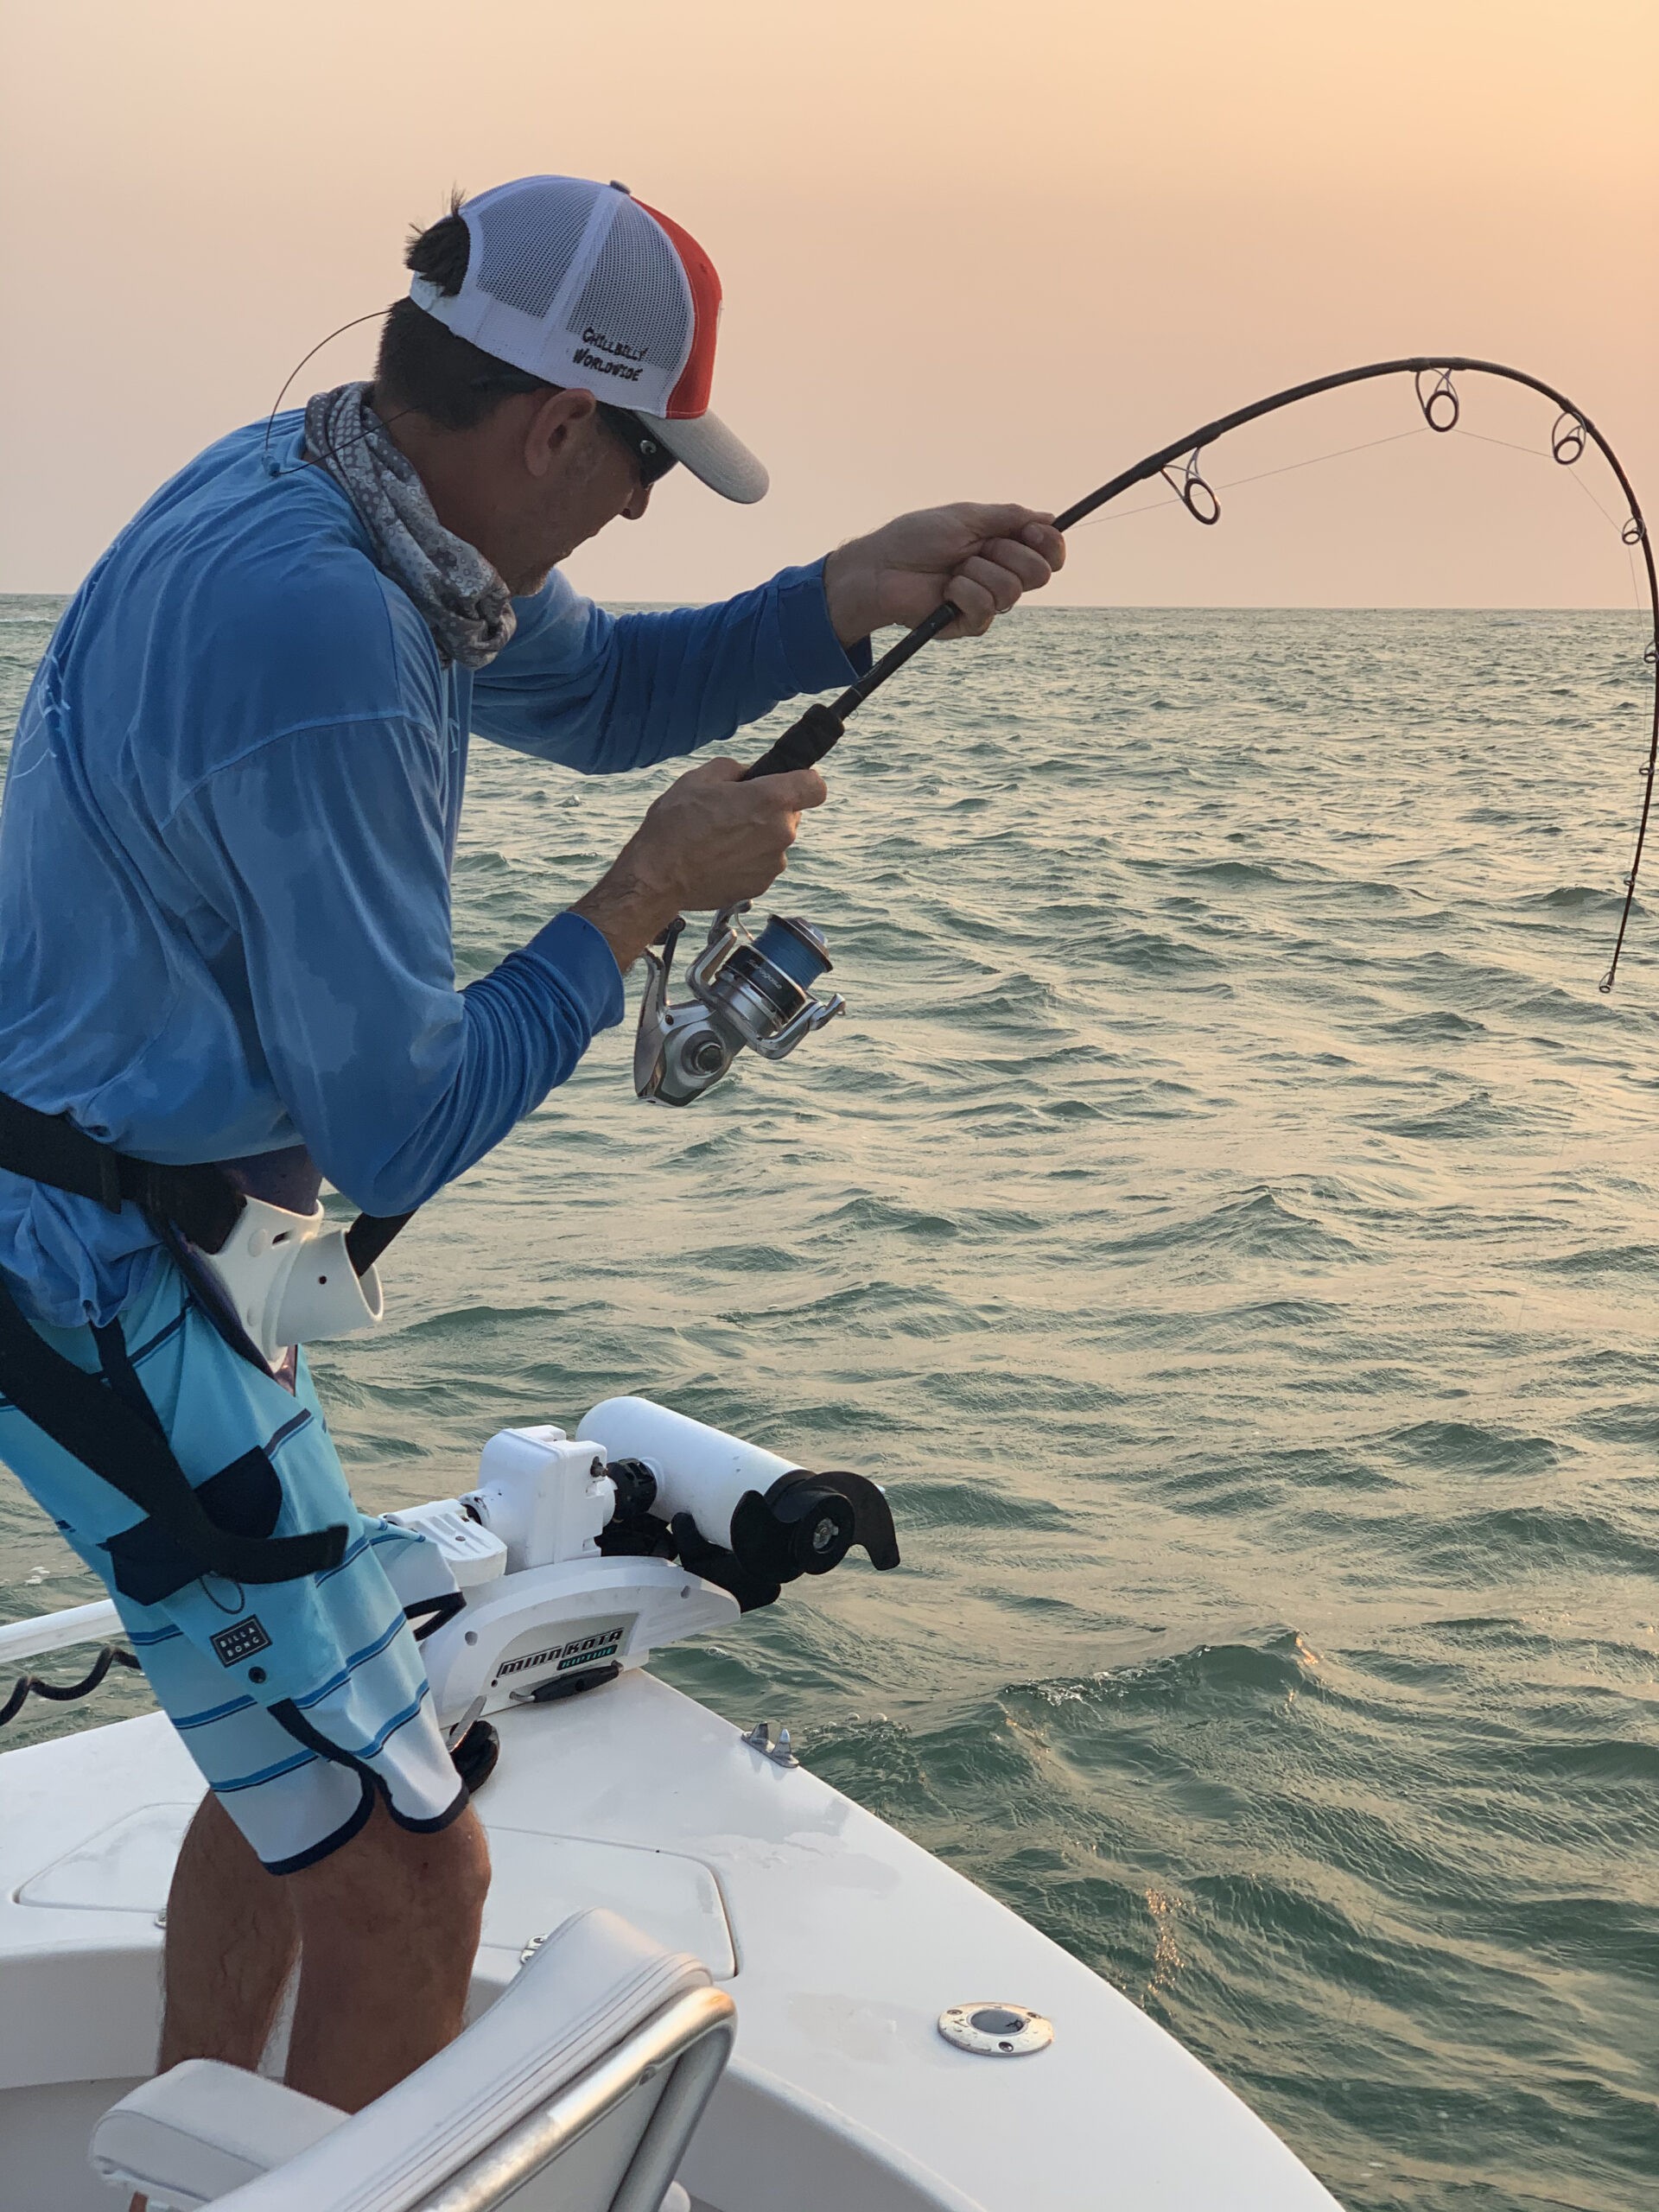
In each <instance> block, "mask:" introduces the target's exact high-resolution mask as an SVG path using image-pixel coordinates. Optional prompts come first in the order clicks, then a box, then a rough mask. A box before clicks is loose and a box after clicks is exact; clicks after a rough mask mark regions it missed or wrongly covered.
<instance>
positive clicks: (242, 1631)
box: [213, 1613, 270, 1667]
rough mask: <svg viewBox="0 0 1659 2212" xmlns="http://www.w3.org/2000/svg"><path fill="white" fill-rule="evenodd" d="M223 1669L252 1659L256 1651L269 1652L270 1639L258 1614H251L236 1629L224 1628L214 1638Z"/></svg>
mask: <svg viewBox="0 0 1659 2212" xmlns="http://www.w3.org/2000/svg"><path fill="white" fill-rule="evenodd" d="M213 1649H214V1650H215V1651H217V1652H218V1654H219V1665H220V1666H221V1667H234V1666H235V1665H236V1664H237V1663H238V1661H240V1660H243V1659H251V1658H252V1656H253V1655H254V1653H255V1652H256V1651H269V1650H270V1637H268V1636H267V1635H266V1634H265V1624H264V1622H263V1621H262V1620H261V1619H260V1618H259V1616H258V1614H257V1613H250V1614H249V1615H248V1618H246V1620H245V1621H238V1623H237V1624H236V1626H235V1627H234V1628H222V1629H220V1630H219V1634H218V1635H217V1636H216V1637H213Z"/></svg>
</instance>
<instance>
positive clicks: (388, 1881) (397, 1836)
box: [289, 1805, 490, 1949]
mask: <svg viewBox="0 0 1659 2212" xmlns="http://www.w3.org/2000/svg"><path fill="white" fill-rule="evenodd" d="M289 1880H290V1882H291V1883H292V1884H293V1887H294V1903H295V1907H296V1911H297V1912H298V1915H299V1919H300V1927H301V1931H302V1941H303V1942H304V1943H305V1945H306V1947H307V1948H308V1949H310V1948H312V1947H313V1946H315V1945H317V1944H334V1943H337V1942H347V1943H350V1944H353V1945H357V1944H363V1943H377V1942H380V1941H381V1940H383V1939H385V1938H389V1937H391V1936H393V1935H394V1934H395V1933H396V1932H397V1930H399V1929H401V1930H403V1931H404V1933H405V1934H406V1935H408V1936H411V1937H412V1936H414V1935H415V1926H416V1923H418V1925H419V1928H420V1929H421V1931H422V1935H421V1940H423V1941H425V1940H426V1939H427V1931H433V1932H440V1931H442V1929H453V1930H454V1935H455V1937H456V1939H457V1941H458V1942H461V1943H467V1942H472V1943H475V1942H476V1941H477V1929H478V1923H479V1921H480V1918H481V1917H482V1915H483V1910H484V1900H485V1897H486V1895H487V1894H488V1891H489V1886H490V1852H489V1845H488V1843H487V1842H486V1840H485V1835H484V1829H483V1825H482V1823H481V1822H480V1820H479V1817H478V1815H477V1814H476V1813H475V1812H474V1810H473V1808H472V1807H471V1806H470V1805H469V1806H468V1807H467V1808H466V1810H465V1811H464V1812H463V1813H461V1815H460V1817H459V1818H458V1819H456V1820H454V1821H450V1823H449V1825H448V1827H444V1828H440V1829H438V1830H437V1831H436V1832H435V1833H434V1834H421V1833H420V1832H419V1831H418V1830H415V1829H410V1828H405V1827H400V1826H399V1825H398V1823H397V1821H394V1820H393V1819H392V1817H391V1815H390V1814H389V1813H388V1812H387V1810H386V1808H385V1806H384V1805H377V1806H376V1807H375V1808H374V1811H373V1813H372V1815H370V1817H369V1819H368V1821H366V1822H365V1825H364V1826H363V1827H362V1828H361V1829H360V1830H359V1833H358V1834H356V1835H354V1836H353V1838H352V1839H351V1840H350V1842H349V1843H344V1844H342V1845H341V1846H340V1848H339V1849H338V1850H337V1851H332V1852H330V1853H329V1854H328V1856H327V1858H326V1859H321V1860H319V1862H318V1863H317V1865H316V1866H308V1867H306V1868H305V1869H304V1870H303V1871H302V1872H299V1873H297V1874H293V1875H290V1876H289Z"/></svg>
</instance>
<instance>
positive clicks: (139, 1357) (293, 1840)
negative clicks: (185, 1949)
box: [0, 1258, 467, 1874]
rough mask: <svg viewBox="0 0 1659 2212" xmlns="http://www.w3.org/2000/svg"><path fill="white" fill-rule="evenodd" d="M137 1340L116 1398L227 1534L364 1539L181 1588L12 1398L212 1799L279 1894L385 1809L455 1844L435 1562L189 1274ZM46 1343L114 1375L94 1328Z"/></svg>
mask: <svg viewBox="0 0 1659 2212" xmlns="http://www.w3.org/2000/svg"><path fill="white" fill-rule="evenodd" d="M120 1332H121V1338H122V1339H123V1340H124V1344H125V1347H126V1358H127V1363H128V1365H129V1372H128V1374H127V1375H126V1376H124V1377H120V1378H118V1377H116V1376H111V1377H110V1379H111V1383H112V1385H113V1384H116V1383H118V1382H119V1383H120V1384H121V1386H122V1387H124V1389H126V1390H127V1391H129V1392H130V1390H131V1389H132V1387H133V1381H134V1378H136V1379H137V1384H138V1385H139V1386H141V1387H142V1389H143V1395H144V1396H145V1397H146V1398H147V1399H148V1400H149V1403H150V1405H151V1406H152V1407H153V1408H155V1411H156V1414H158V1415H159V1417H160V1419H161V1421H162V1427H164V1429H165V1430H166V1432H167V1436H168V1441H169V1443H170V1444H171V1446H172V1448H173V1452H174V1454H175V1457H176V1458H177V1459H178V1461H179V1464H180V1465H181V1467H182V1468H183V1469H184V1471H185V1473H186V1475H187V1476H188V1478H189V1480H190V1482H191V1484H192V1486H193V1487H194V1488H195V1489H196V1490H197V1491H198V1492H199V1494H200V1496H201V1497H202V1501H203V1503H204V1504H205V1505H206V1506H207V1510H208V1511H209V1513H210V1514H211V1516H212V1517H213V1519H214V1520H215V1521H217V1522H219V1524H220V1525H221V1526H224V1527H226V1528H234V1529H239V1530H241V1531H243V1532H244V1533H246V1534H250V1535H279V1536H281V1535H297V1534H299V1533H301V1532H302V1531H308V1530H312V1529H325V1528H328V1527H330V1526H334V1525H339V1524H343V1525H344V1526H345V1528H346V1530H347V1532H348V1533H347V1541H346V1550H345V1553H344V1555H343V1556H342V1558H341V1560H340V1564H339V1565H338V1566H337V1567H331V1568H328V1569H327V1570H326V1571H325V1572H324V1573H319V1574H314V1575H307V1576H302V1577H301V1578H300V1579H299V1580H295V1581H290V1582H270V1583H259V1584H257V1585H249V1586H247V1587H244V1586H242V1585H241V1584H240V1583H238V1582H233V1581H231V1580H226V1578H224V1577H222V1576H219V1575H215V1574H202V1575H198V1576H196V1577H195V1578H194V1580H188V1581H183V1582H181V1581H180V1579H179V1574H180V1566H181V1562H180V1559H179V1555H178V1554H177V1553H176V1552H175V1551H173V1550H172V1548H171V1547H170V1545H168V1542H167V1541H166V1540H165V1539H164V1538H161V1537H159V1536H158V1535H157V1532H156V1531H155V1529H153V1526H152V1525H151V1524H150V1523H149V1522H146V1521H145V1520H144V1516H143V1514H142V1512H141V1511H140V1510H139V1508H138V1507H137V1506H135V1505H133V1504H132V1503H130V1501H129V1500H128V1499H126V1498H124V1497H122V1496H121V1494H120V1493H119V1491H116V1490H114V1489H112V1488H111V1486H110V1485H109V1484H106V1483H104V1482H101V1481H100V1480H99V1478H98V1477H97V1476H96V1475H94V1474H92V1472H91V1471H90V1470H89V1469H88V1468H86V1467H85V1466H83V1465H81V1463H80V1462H79V1460H78V1459H73V1458H71V1456H70V1455H69V1454H68V1453H67V1452H65V1451H64V1450H63V1449H62V1448H61V1446H59V1445H57V1444H55V1443H54V1442H53V1441H52V1440H51V1439H50V1438H49V1437H48V1436H46V1435H44V1434H43V1433H41V1430H40V1429H38V1428H36V1427H35V1425H34V1423H33V1422H32V1421H27V1420H25V1418H24V1417H23V1415H22V1414H20V1413H19V1412H18V1411H17V1410H16V1408H15V1407H12V1406H10V1405H8V1404H6V1403H5V1402H4V1401H3V1400H0V1459H3V1460H4V1461H5V1463H6V1465H8V1466H9V1467H10V1469H11V1470H12V1471H13V1472H14V1473H15V1474H16V1476H17V1478H18V1479H19V1481H20V1482H21V1483H22V1485H23V1487H24V1489H25V1490H27V1491H29V1495H30V1496H31V1497H33V1498H34V1499H35V1503H36V1504H38V1505H39V1506H40V1507H41V1509H42V1510H43V1511H45V1512H46V1513H48V1514H49V1515H50V1516H51V1517H52V1519H53V1520H54V1522H55V1523H56V1524H57V1527H58V1529H59V1531H60V1534H61V1535H63V1536H64V1538H65V1539H66V1541H67V1542H68V1543H69V1544H70V1545H71V1546H72V1547H73V1549H74V1550H75V1551H76V1552H77V1553H78V1554H79V1556H80V1558H81V1559H82V1560H85V1562H86V1565H87V1566H88V1567H91V1568H92V1571H93V1573H96V1574H98V1575H99V1577H100V1578H101V1579H102V1580H103V1581H104V1584H105V1587H106V1588H107V1589H108V1591H109V1592H110V1595H111V1598H113V1599H114V1600H115V1604H116V1606H117V1609H118V1611H119V1613H120V1615H121V1618H122V1622H123V1624H124V1626H125V1628H126V1630H127V1634H128V1637H130V1641H131V1643H132V1648H133V1651H134V1653H135V1654H136V1656H137V1658H138V1660H139V1662H140V1663H141V1665H142V1666H143V1670H144V1673H145V1675H147V1677H148V1678H149V1685H150V1688H152V1690H153V1691H154V1692H155V1694H156V1701H157V1702H158V1703H159V1704H160V1706H161V1707H162V1710H163V1711H164V1712H165V1713H167V1715H168V1719H170V1720H171V1721H172V1723H173V1726H175V1728H176V1729H177V1730H178V1732H179V1734H180V1735H181V1738H183V1740H184V1743H185V1745H186V1746H187V1747H188V1750H189V1751H190V1754H191V1756H192V1758H194V1760H195V1763H196V1764H197V1765H198V1767H200V1770H201V1772H202V1774H203V1776H204V1777H205V1778H206V1780H207V1784H208V1786H209V1788H210V1789H212V1790H213V1794H214V1796H217V1797H218V1799H219V1802H220V1803H221V1804H222V1805H223V1806H224V1808H225V1810H226V1812H227V1813H228V1814H229V1815H230V1816H231V1818H232V1820H233V1821H235V1822H236V1825H237V1826H238V1827H239V1828H240V1829H241V1831H242V1833H243V1834H244V1835H245V1837H246V1838H247V1840H248V1841H249V1842H250V1843H251V1845H252V1847H253V1848H254V1851H255V1852H256V1853H257V1855H258V1857H259V1859H261V1860H262V1861H263V1863H264V1865H265V1866H267V1867H269V1868H270V1872H272V1873H274V1874H289V1873H294V1872H298V1871H299V1869H300V1868H302V1867H305V1866H315V1864H316V1862H317V1861H318V1860H319V1859H324V1858H326V1857H327V1855H328V1853H330V1852H332V1851H336V1850H338V1849H339V1847H340V1845H341V1844H343V1843H346V1842H347V1841H349V1840H350V1839H351V1838H352V1837H353V1836H354V1835H355V1834H357V1832H358V1830H359V1828H360V1827H362V1826H363V1824H364V1822H365V1821H366V1820H367V1819H368V1818H369V1815H370V1814H371V1813H372V1811H373V1809H374V1806H375V1802H376V1801H377V1799H378V1801H379V1802H381V1803H383V1804H384V1805H385V1808H386V1810H387V1812H388V1813H389V1814H390V1815H391V1818H392V1819H393V1820H394V1821H397V1823H398V1825H399V1826H400V1827H405V1828H410V1829H415V1830H417V1831H421V1832H426V1833H429V1832H431V1831H433V1830H435V1829H438V1828H442V1827H447V1826H448V1823H449V1822H450V1821H453V1820H454V1818H455V1817H456V1815H458V1814H459V1813H460V1812H461V1810H462V1809H463V1808H464V1807H465V1805H466V1802H467V1790H466V1787H465V1785H464V1784H463V1783H461V1780H460V1777H459V1776H458V1775H457V1773H456V1770H455V1766H454V1761H453V1760H452V1759H451V1758H450V1756H449V1752H448V1747H447V1746H446V1745H445V1742H444V1738H443V1734H442V1731H441V1729H440V1728H439V1726H438V1723H437V1719H436V1716H435V1713H434V1712H433V1707H432V1695H431V1692H430V1690H429V1688H428V1686H427V1680H426V1671H425V1669H424V1668H423V1665H422V1663H421V1655H420V1651H419V1649H418V1646H417V1644H416V1637H415V1633H414V1630H413V1629H412V1628H411V1622H420V1623H424V1622H427V1621H429V1622H430V1623H431V1624H432V1625H434V1626H435V1625H436V1624H438V1622H440V1621H442V1620H443V1619H446V1618H448V1617H449V1615H450V1614H451V1613H452V1612H453V1611H454V1608H455V1606H456V1605H458V1603H459V1599H458V1598H457V1597H456V1595H455V1586H454V1578H453V1577H452V1576H451V1574H450V1573H449V1570H448V1566H447V1565H446V1563H445V1562H444V1560H443V1559H442V1556H441V1555H440V1554H439V1553H438V1551H437V1549H436V1548H435V1546H434V1545H432V1544H429V1542H427V1541H426V1540H425V1538H424V1537H423V1536H420V1535H416V1533H415V1532H414V1531H413V1530H410V1529H403V1528H400V1527H398V1526H397V1524H396V1523H394V1522H390V1521H386V1520H383V1519H380V1518H378V1517H377V1516H372V1515H367V1514H364V1513H360V1512H359V1510H358V1509H357V1506H356V1504H355V1503H353V1498H352V1495H351V1491H350V1490H349V1489H348V1487H347V1485H346V1476H345V1471H344V1470H343V1469H342V1467H341V1466H340V1458H339V1454H338V1453H337V1452H335V1450H334V1440H333V1439H332V1438H331V1437H330V1435H329V1433H328V1428H327V1422H326V1421H324V1419H323V1416H322V1411H321V1407H320V1406H319V1405H318V1403H317V1399H316V1394H315V1390H314V1389H313V1388H312V1385H311V1378H310V1376H309V1373H308V1370H307V1367H306V1363H305V1356H304V1354H303V1352H302V1353H300V1354H299V1355H298V1356H297V1359H296V1373H295V1378H294V1387H293V1389H292V1390H289V1389H287V1388H285V1387H284V1385H283V1383H280V1382H278V1381H277V1378H276V1377H275V1376H270V1375H262V1374H260V1373H259V1371H258V1370H257V1369H256V1368H255V1367H254V1366H253V1365H252V1364H251V1363H250V1362H249V1361H247V1360H245V1359H244V1358H243V1357H240V1356H239V1355H238V1353H236V1352H234V1351H232V1350H231V1348H230V1346H229V1345H228V1344H226V1342H225V1341H224V1339H223V1338H221V1337H220V1335H219V1332H218V1331H217V1330H216V1329H215V1328H214V1326H213V1323H212V1322H211V1321H210V1320H209V1319H207V1315H206V1314H205V1313H203V1312H202V1310H201V1308H200V1306H199V1305H198V1304H197V1302H196V1300H195V1299H194V1296H193V1294H191V1292H190V1290H189V1289H188V1287H187V1285H186V1283H185V1281H184V1279H183V1277H182V1276H181V1274H180V1273H179V1271H178V1269H177V1268H176V1267H175V1265H174V1264H173V1262H172V1261H171V1260H170V1259H167V1258H162V1260H161V1261H160V1262H158V1265H157V1267H156V1272H155V1274H154V1276H153V1278H152V1280H151V1282H150V1284H149V1287H148V1288H147V1289H146V1290H144V1291H143V1292H142V1293H140V1294H138V1295H137V1297H135V1298H133V1299H132V1300H130V1301H129V1303H128V1305H127V1306H125V1307H124V1309H123V1311H122V1313H121V1315H120ZM41 1335H42V1336H43V1337H44V1338H46V1340H47V1342H48V1344H52V1345H53V1346H54V1348H55V1349H56V1350H57V1351H60V1352H62V1353H63V1354H64V1355H65V1357H67V1358H69V1359H72V1360H73V1361H74V1363H75V1364H76V1365H77V1366H78V1367H80V1368H83V1369H85V1370H86V1371H87V1372H88V1373H89V1374H97V1373H98V1372H99V1370H100V1365H101V1364H102V1363H101V1362H100V1359H99V1350H98V1346H97V1345H96V1344H95V1343H94V1340H93V1338H92V1332H91V1330H90V1329H48V1328H42V1329H41ZM108 1351H109V1342H108V1338H107V1336H106V1341H105V1352H106V1355H107V1353H108ZM105 1372H106V1373H107V1372H108V1370H107V1369H105Z"/></svg>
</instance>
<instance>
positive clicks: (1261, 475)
mask: <svg viewBox="0 0 1659 2212" xmlns="http://www.w3.org/2000/svg"><path fill="white" fill-rule="evenodd" d="M1422 435H1424V430H1423V426H1422V425H1421V423H1420V424H1419V425H1418V427H1417V428H1416V429H1414V430H1390V431H1389V435H1388V436H1387V437H1386V438H1365V439H1363V440H1362V441H1361V442H1360V443H1359V444H1358V445H1357V446H1338V448H1337V449H1336V451H1335V452H1334V453H1316V454H1313V455H1312V456H1311V457H1310V458H1309V459H1308V460H1306V461H1286V462H1285V464H1284V465H1283V467H1280V468H1263V469H1260V470H1258V471H1257V473H1256V474H1255V475H1254V476H1230V477H1229V478H1228V479H1227V481H1226V482H1225V483H1224V484H1218V485H1217V486H1216V489H1217V491H1218V492H1234V491H1236V490H1237V489H1238V487H1239V486H1240V485H1242V484H1265V483H1266V482H1267V480H1268V477H1269V476H1288V475H1289V474H1290V473H1291V471H1292V470H1293V469H1297V468H1317V467H1319V464H1320V463H1321V461H1342V460H1344V458H1345V457H1346V456H1347V455H1348V454H1351V453H1370V450H1371V448H1372V447H1373V446H1397V445H1398V444H1399V442H1400V441H1401V439H1402V438H1421V436H1422ZM1522 450H1526V451H1529V450H1530V448H1522ZM1541 458H1542V456H1541V455H1540V459H1541ZM1175 503H1176V504H1177V505H1179V503H1180V495H1179V493H1177V494H1176V501H1175ZM1169 505H1170V502H1169V501H1168V500H1167V499H1148V500H1147V504H1146V505H1145V506H1144V507H1124V508H1122V509H1121V510H1120V511H1119V512H1117V513H1116V514H1115V515H1093V516H1091V517H1090V519H1089V520H1088V521H1087V522H1084V523H1079V524H1078V525H1077V527H1078V529H1079V530H1093V529H1094V528H1095V527H1096V524H1099V523H1103V522H1127V521H1128V518H1129V517H1130V516H1131V515H1155V514H1162V513H1163V512H1164V511H1165V509H1166V508H1167V507H1168V506H1169ZM1607 519H1608V521H1609V522H1611V520H1612V517H1611V515H1609V516H1608V517H1607Z"/></svg>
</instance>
